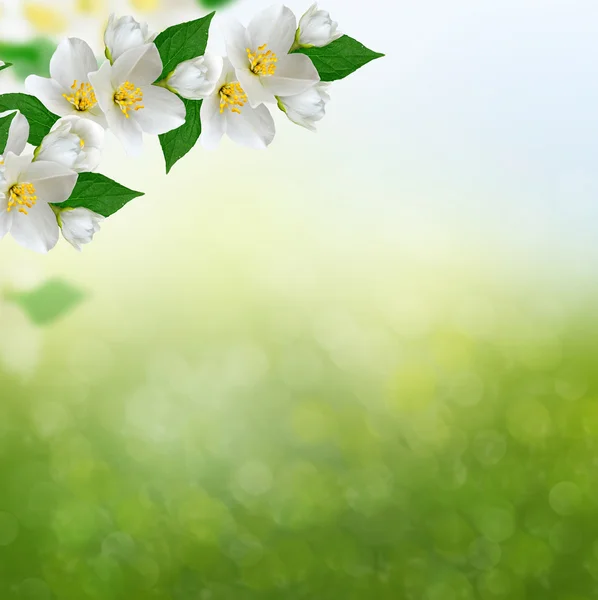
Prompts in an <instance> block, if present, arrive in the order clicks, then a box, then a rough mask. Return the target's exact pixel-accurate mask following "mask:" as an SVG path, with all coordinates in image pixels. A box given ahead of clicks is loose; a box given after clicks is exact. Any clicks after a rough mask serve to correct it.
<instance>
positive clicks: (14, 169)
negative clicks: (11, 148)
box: [4, 152, 32, 189]
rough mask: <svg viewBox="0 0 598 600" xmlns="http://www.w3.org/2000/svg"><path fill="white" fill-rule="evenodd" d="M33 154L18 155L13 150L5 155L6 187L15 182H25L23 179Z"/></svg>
mask: <svg viewBox="0 0 598 600" xmlns="http://www.w3.org/2000/svg"><path fill="white" fill-rule="evenodd" d="M31 159H32V157H31V156H26V155H25V156H17V155H16V154H13V153H12V152H7V153H6V154H5V155H4V179H5V182H6V183H5V187H6V188H7V189H8V188H10V187H11V186H12V185H14V184H15V183H21V182H23V183H25V180H24V179H22V175H23V173H25V172H26V171H27V169H28V168H29V165H30V164H31Z"/></svg>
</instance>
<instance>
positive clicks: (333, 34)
mask: <svg viewBox="0 0 598 600" xmlns="http://www.w3.org/2000/svg"><path fill="white" fill-rule="evenodd" d="M337 28H338V23H336V22H335V21H333V20H332V19H331V18H330V14H329V13H328V12H326V11H325V10H318V5H317V4H314V5H313V6H312V7H311V8H310V9H309V10H308V11H307V12H306V13H305V14H304V15H303V16H302V17H301V21H299V29H298V30H297V36H298V45H299V47H300V48H313V47H314V46H317V47H318V48H321V47H322V46H327V45H328V44H330V43H331V42H334V40H338V38H340V37H341V36H342V33H341V32H340V31H337Z"/></svg>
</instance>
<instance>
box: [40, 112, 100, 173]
mask: <svg viewBox="0 0 598 600" xmlns="http://www.w3.org/2000/svg"><path fill="white" fill-rule="evenodd" d="M103 145H104V129H103V128H102V127H100V126H99V125H98V124H97V123H94V122H93V121H89V120H86V119H81V118H79V117H63V118H62V119H59V120H58V121H56V123H55V124H54V126H53V127H52V129H51V130H50V133H49V134H48V135H47V136H46V137H45V138H44V139H43V140H42V143H41V145H40V147H39V148H38V149H37V150H36V152H35V160H36V161H38V160H47V161H52V162H56V163H59V164H61V165H64V166H65V167H68V168H69V169H72V170H73V171H76V172H77V173H84V172H89V171H93V170H95V169H97V167H98V166H99V164H100V161H101V159H102V147H103Z"/></svg>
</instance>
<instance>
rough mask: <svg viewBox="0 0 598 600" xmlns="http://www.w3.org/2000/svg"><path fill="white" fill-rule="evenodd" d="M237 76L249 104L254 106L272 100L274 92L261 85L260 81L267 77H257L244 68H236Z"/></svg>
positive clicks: (273, 99)
mask: <svg viewBox="0 0 598 600" xmlns="http://www.w3.org/2000/svg"><path fill="white" fill-rule="evenodd" d="M237 78H238V79H239V83H240V84H241V87H242V88H243V91H244V92H245V93H246V94H247V98H248V100H249V104H250V105H251V106H252V107H253V108H255V107H256V106H259V105H260V104H263V103H264V102H274V101H275V98H274V94H273V93H272V92H271V91H270V90H268V89H266V88H265V87H264V86H263V85H262V81H263V80H264V79H267V77H258V76H257V75H254V74H253V73H252V72H251V71H248V70H245V69H238V70H237Z"/></svg>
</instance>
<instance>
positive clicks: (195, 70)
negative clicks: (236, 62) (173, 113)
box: [167, 54, 222, 100]
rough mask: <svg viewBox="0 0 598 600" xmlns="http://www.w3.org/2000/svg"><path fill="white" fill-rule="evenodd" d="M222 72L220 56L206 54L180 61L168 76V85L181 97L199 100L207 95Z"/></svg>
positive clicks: (212, 89)
mask: <svg viewBox="0 0 598 600" xmlns="http://www.w3.org/2000/svg"><path fill="white" fill-rule="evenodd" d="M221 73H222V58H221V57H220V56H213V55H210V54H206V55H205V56H200V57H198V58H192V59H191V60H186V61H185V62H182V63H181V64H180V65H179V66H178V67H177V68H176V69H175V70H174V73H173V74H172V75H171V76H170V77H169V78H168V80H167V84H168V87H169V88H170V89H172V90H174V91H175V92H176V93H177V94H179V95H180V96H182V97H183V98H187V99H189V100H200V99H202V98H205V97H206V96H209V95H210V94H211V93H212V92H213V91H214V87H215V85H216V82H217V81H218V78H219V77H220V74H221Z"/></svg>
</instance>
